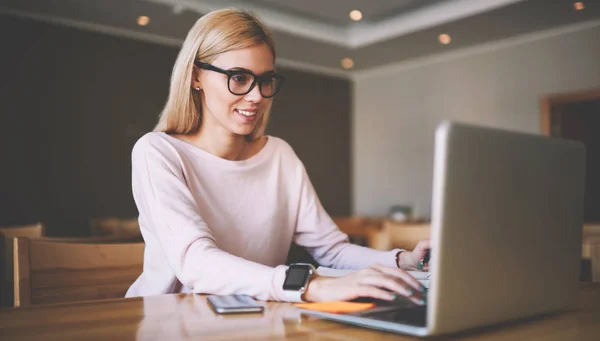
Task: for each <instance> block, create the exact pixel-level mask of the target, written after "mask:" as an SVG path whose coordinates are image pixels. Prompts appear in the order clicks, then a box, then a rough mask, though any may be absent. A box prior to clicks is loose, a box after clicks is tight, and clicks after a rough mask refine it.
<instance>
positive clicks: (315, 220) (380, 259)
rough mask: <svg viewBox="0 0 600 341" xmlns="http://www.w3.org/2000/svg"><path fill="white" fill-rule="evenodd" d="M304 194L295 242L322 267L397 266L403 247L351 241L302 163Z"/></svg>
mask: <svg viewBox="0 0 600 341" xmlns="http://www.w3.org/2000/svg"><path fill="white" fill-rule="evenodd" d="M300 169H301V175H300V176H299V177H300V179H301V180H300V181H301V190H300V191H301V197H300V208H299V216H298V222H297V226H296V233H295V236H294V241H295V242H296V244H298V245H300V246H303V247H305V248H306V249H307V251H308V252H309V253H310V254H311V255H312V257H313V258H314V259H315V260H316V261H317V262H318V263H319V264H320V265H322V266H326V267H331V268H336V269H361V268H366V267H369V266H371V265H375V264H381V265H386V266H391V267H396V266H397V264H396V255H397V253H398V252H400V251H403V250H401V249H394V250H391V251H379V250H374V249H371V248H367V247H363V246H358V245H354V244H351V243H350V242H349V239H348V235H346V234H345V233H343V232H341V231H340V230H339V228H338V227H337V225H336V224H335V223H334V222H333V220H332V219H331V217H330V216H329V215H328V214H327V212H325V209H324V208H323V206H322V205H321V202H320V200H319V198H318V196H317V193H316V192H315V189H314V188H313V185H312V183H311V181H310V179H309V177H308V174H307V173H306V169H305V168H304V166H303V165H302V164H301V167H300Z"/></svg>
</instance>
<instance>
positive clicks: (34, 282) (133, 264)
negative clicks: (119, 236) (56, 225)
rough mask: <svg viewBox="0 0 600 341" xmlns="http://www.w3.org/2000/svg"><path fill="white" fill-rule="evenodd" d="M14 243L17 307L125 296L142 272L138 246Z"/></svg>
mask: <svg viewBox="0 0 600 341" xmlns="http://www.w3.org/2000/svg"><path fill="white" fill-rule="evenodd" d="M13 241H14V245H13V258H14V278H15V281H14V292H15V296H14V297H15V298H14V306H16V307H18V306H24V305H32V304H44V303H59V302H70V301H85V300H97V299H107V298H119V297H124V296H125V293H126V291H127V289H128V288H129V286H130V285H131V284H132V283H133V282H134V281H135V279H136V278H137V277H138V276H139V275H140V274H141V272H142V265H143V259H144V244H143V243H117V244H112V243H111V244H104V243H102V244H93V243H73V242H54V241H47V240H32V239H29V238H20V237H19V238H14V239H13Z"/></svg>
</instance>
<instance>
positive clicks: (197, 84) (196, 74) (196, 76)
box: [191, 65, 202, 89]
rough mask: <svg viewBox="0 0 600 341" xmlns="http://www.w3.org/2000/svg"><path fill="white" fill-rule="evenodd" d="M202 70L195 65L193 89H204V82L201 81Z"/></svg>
mask: <svg viewBox="0 0 600 341" xmlns="http://www.w3.org/2000/svg"><path fill="white" fill-rule="evenodd" d="M200 74H201V72H200V69H199V68H198V67H197V66H196V65H194V69H193V70H192V84H191V85H192V89H197V88H200V89H202V82H201V81H200Z"/></svg>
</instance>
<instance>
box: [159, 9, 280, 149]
mask: <svg viewBox="0 0 600 341" xmlns="http://www.w3.org/2000/svg"><path fill="white" fill-rule="evenodd" d="M262 43H265V44H267V46H268V47H269V48H270V50H271V53H272V54H273V61H275V44H274V42H273V38H272V36H271V32H270V31H269V30H268V29H267V28H266V26H265V25H264V24H263V23H262V22H261V21H260V20H259V19H258V18H256V17H255V16H254V15H253V14H251V13H249V12H247V11H244V10H240V9H235V8H228V9H222V10H217V11H213V12H210V13H208V14H206V15H205V16H203V17H201V18H200V19H198V21H196V24H194V26H193V27H192V29H191V30H190V32H189V33H188V35H187V37H186V38H185V41H184V42H183V45H182V47H181V51H179V55H178V56H177V60H176V61H175V65H174V66H173V74H172V75H171V86H170V88H169V97H168V99H167V103H166V104H165V107H164V109H163V111H162V112H161V113H160V117H159V120H158V124H157V125H156V127H154V131H162V132H166V133H169V134H190V133H194V132H196V131H197V130H198V129H199V128H200V124H201V122H202V100H201V94H200V91H193V90H192V77H193V76H194V61H195V60H200V61H203V62H205V63H212V61H213V60H215V59H216V58H217V56H218V55H219V54H221V53H224V52H228V51H232V50H238V49H244V48H247V47H251V46H254V45H258V44H262ZM269 115H270V108H268V110H267V111H266V112H265V113H264V114H263V115H262V116H261V118H260V119H259V121H258V122H257V124H256V126H255V128H254V130H253V131H252V132H251V133H250V134H249V135H248V136H246V138H247V139H248V140H255V139H258V138H260V137H261V136H262V135H263V134H264V131H265V128H266V126H267V122H268V120H269Z"/></svg>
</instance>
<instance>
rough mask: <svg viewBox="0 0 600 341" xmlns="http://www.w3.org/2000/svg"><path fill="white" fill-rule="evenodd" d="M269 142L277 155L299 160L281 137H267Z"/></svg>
mask: <svg viewBox="0 0 600 341" xmlns="http://www.w3.org/2000/svg"><path fill="white" fill-rule="evenodd" d="M269 140H270V141H269V143H271V144H273V149H274V150H275V151H276V152H277V153H278V154H280V155H282V156H284V157H287V158H292V159H297V160H299V159H298V155H296V152H295V151H294V148H292V146H291V145H290V144H289V143H287V141H285V140H284V139H282V138H281V137H277V136H272V135H269Z"/></svg>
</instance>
